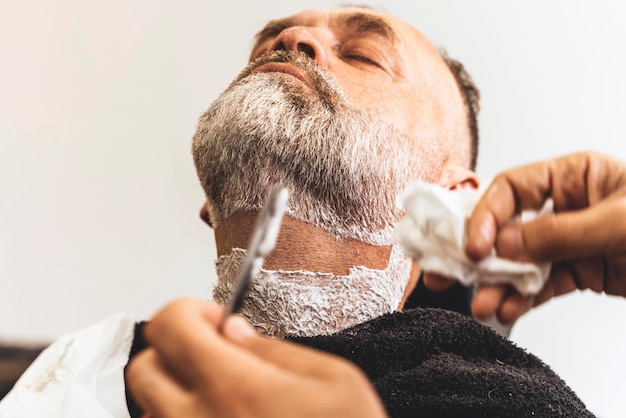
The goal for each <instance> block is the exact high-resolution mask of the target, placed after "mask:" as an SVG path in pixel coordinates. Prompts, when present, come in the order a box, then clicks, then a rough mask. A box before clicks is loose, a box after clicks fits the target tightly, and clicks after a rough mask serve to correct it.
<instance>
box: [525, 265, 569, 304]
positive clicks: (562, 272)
mask: <svg viewBox="0 0 626 418" xmlns="http://www.w3.org/2000/svg"><path fill="white" fill-rule="evenodd" d="M576 274H577V273H576V272H575V270H572V268H571V267H570V266H569V265H565V264H559V263H557V264H555V265H553V266H552V269H551V271H550V277H549V278H548V281H547V282H546V284H545V285H544V286H543V288H542V289H541V291H540V292H539V293H538V294H537V296H536V297H535V301H534V306H539V305H541V304H542V303H545V302H547V301H548V300H550V299H552V298H553V297H555V296H559V295H564V294H566V293H569V292H573V291H574V290H576V289H577V280H576V278H575V276H576Z"/></svg>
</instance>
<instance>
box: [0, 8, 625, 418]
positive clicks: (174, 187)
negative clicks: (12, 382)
mask: <svg viewBox="0 0 626 418" xmlns="http://www.w3.org/2000/svg"><path fill="white" fill-rule="evenodd" d="M337 3H338V2H335V1H326V0H325V1H321V0H310V1H287V0H272V1H264V2H262V1H258V0H246V1H230V2H218V1H215V0H208V1H207V0H205V1H201V0H181V1H177V2H170V1H164V0H136V1H132V2H129V1H123V0H109V1H107V2H101V1H93V0H92V1H86V0H57V1H54V2H51V1H45V0H22V1H20V2H9V1H8V0H0V5H1V8H0V10H1V12H0V318H1V319H0V339H2V340H5V341H7V340H9V341H22V342H23V341H31V342H32V341H34V342H38V341H48V340H50V339H52V338H54V337H56V336H57V335H59V334H60V333H64V332H68V331H71V330H75V329H77V328H80V327H83V326H85V325H87V324H90V323H93V322H95V321H97V320H99V319H102V318H104V317H106V316H108V315H110V314H111V313H114V312H118V311H126V312H129V313H131V314H136V315H140V316H147V315H150V314H151V313H152V312H154V310H156V309H157V308H158V307H159V306H161V305H162V304H163V303H165V302H166V301H168V300H170V299H172V298H174V297H177V296H182V295H194V296H198V297H209V295H210V288H211V284H212V283H213V282H214V280H215V279H214V272H213V265H212V262H213V259H214V256H215V249H214V245H213V236H212V232H211V231H210V230H209V229H208V228H206V227H205V226H204V224H202V223H201V222H200V221H199V219H198V217H197V211H198V209H199V207H200V204H201V203H202V197H203V196H202V192H201V190H200V187H199V185H198V182H197V180H196V177H195V172H194V169H193V164H192V160H191V155H190V139H191V136H192V133H193V131H194V129H195V124H196V120H197V117H198V116H199V115H200V114H201V113H202V111H203V110H204V109H205V108H206V107H207V106H208V104H209V103H210V102H211V101H212V100H213V99H214V98H215V97H216V95H217V94H218V93H219V92H220V91H221V90H222V89H223V88H224V87H225V86H226V84H227V83H228V82H229V81H230V80H231V79H232V78H233V77H234V75H235V74H236V73H237V72H238V71H239V70H240V69H241V68H242V67H243V65H244V64H245V63H246V59H247V53H248V49H249V47H250V45H251V40H252V37H253V35H254V33H255V32H256V30H258V29H259V28H260V27H261V26H262V25H263V24H264V23H265V22H266V21H267V20H268V19H270V18H274V17H279V16H283V15H288V14H291V13H294V12H297V11H299V10H301V9H305V8H319V7H332V6H335V5H336V4H337ZM365 3H370V4H371V5H374V6H380V7H382V8H384V9H386V10H387V11H389V12H391V13H393V14H396V15H398V16H400V17H402V18H404V19H405V20H407V21H408V22H410V23H411V24H413V25H414V26H416V27H418V28H420V29H421V30H422V31H423V32H424V33H425V34H426V35H427V36H428V37H429V38H430V39H431V40H433V41H434V42H435V43H436V44H437V45H442V46H445V47H446V48H447V50H448V52H449V53H450V54H451V55H452V56H454V57H457V58H460V59H461V60H462V61H463V62H464V63H465V64H466V66H467V67H468V68H469V70H470V72H471V73H472V74H473V76H474V78H475V80H476V82H477V83H478V85H479V86H480V87H481V91H482V95H483V100H482V105H483V111H482V115H481V133H482V143H481V155H480V159H479V170H478V172H479V174H480V175H481V176H482V177H483V178H489V177H491V176H493V175H494V174H495V173H496V172H498V171H499V170H502V169H505V168H507V167H511V166H513V165H519V164H522V163H526V162H529V161H533V160H537V159H543V158H547V157H552V156H556V155H560V154H564V153H568V152H572V151H576V150H582V149H596V150H600V151H604V152H608V153H611V154H613V155H615V156H618V157H620V158H622V159H626V145H625V142H626V117H625V116H626V81H625V79H624V76H625V74H626V50H625V48H624V45H623V43H624V40H626V25H624V24H623V22H624V20H625V19H626V2H622V1H620V0H615V1H608V0H605V1H596V2H591V1H583V0H580V1H575V0H558V1H557V0H552V1H545V0H525V1H516V2H513V1H501V0H480V1H479V0H472V1H468V0H457V1H453V0H447V1H444V0H438V1H432V0H431V1H426V0H422V1H412V2H409V1H406V0H396V1H387V2H382V1H380V2H378V3H371V2H365ZM625 320H626V301H625V300H622V299H617V298H609V297H604V296H598V295H591V294H585V293H581V294H577V295H573V296H571V297H564V298H561V299H558V300H555V301H553V302H552V303H549V304H547V305H545V306H544V307H542V308H539V309H537V310H535V311H533V312H532V313H530V314H529V315H527V316H526V317H525V318H524V319H522V320H521V321H519V323H518V325H517V326H516V327H515V328H514V330H513V335H512V338H513V339H514V340H515V341H517V342H518V343H519V344H520V345H521V346H523V347H527V348H529V349H530V350H531V351H532V352H534V353H536V354H538V355H539V356H540V357H541V358H542V359H544V361H546V362H547V363H548V364H550V365H552V366H553V368H554V369H555V370H556V371H557V372H558V373H559V374H560V375H561V376H563V377H564V378H565V380H566V381H567V382H568V383H569V384H570V385H571V386H572V387H573V388H574V389H575V390H576V391H577V392H578V393H579V395H580V396H581V398H582V399H583V400H584V401H585V402H586V403H587V404H588V406H589V407H590V408H591V409H592V410H593V411H594V412H595V413H596V414H598V416H601V417H609V416H614V417H617V416H623V415H622V414H623V413H624V412H623V411H624V410H626V400H625V397H624V396H623V394H624V393H625V389H626V384H625V383H624V379H625V377H626V359H625V357H624V355H623V353H624V352H626V326H625V322H626V321H625Z"/></svg>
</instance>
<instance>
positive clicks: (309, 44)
mask: <svg viewBox="0 0 626 418" xmlns="http://www.w3.org/2000/svg"><path fill="white" fill-rule="evenodd" d="M270 49H271V50H272V51H280V50H283V51H299V52H303V53H305V54H306V55H308V57H309V58H311V59H313V60H315V62H317V64H318V65H320V66H321V67H323V68H327V66H328V55H327V54H326V50H325V49H324V46H323V45H322V43H321V42H320V41H319V40H318V39H317V38H316V37H315V35H313V34H312V33H311V32H310V31H309V30H308V29H307V28H305V27H302V26H294V27H290V28H287V29H285V30H283V31H282V32H281V33H280V35H278V36H277V37H276V39H275V40H274V43H273V44H272V46H271V48H270Z"/></svg>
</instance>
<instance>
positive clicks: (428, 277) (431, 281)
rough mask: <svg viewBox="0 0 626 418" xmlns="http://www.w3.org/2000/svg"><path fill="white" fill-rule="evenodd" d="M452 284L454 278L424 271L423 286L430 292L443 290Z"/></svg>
mask: <svg viewBox="0 0 626 418" xmlns="http://www.w3.org/2000/svg"><path fill="white" fill-rule="evenodd" d="M453 284H454V280H452V279H448V278H446V277H443V276H440V275H438V274H434V273H424V286H426V288H427V289H428V290H430V291H431V292H443V291H444V290H446V289H449V288H450V287H451V286H452V285H453Z"/></svg>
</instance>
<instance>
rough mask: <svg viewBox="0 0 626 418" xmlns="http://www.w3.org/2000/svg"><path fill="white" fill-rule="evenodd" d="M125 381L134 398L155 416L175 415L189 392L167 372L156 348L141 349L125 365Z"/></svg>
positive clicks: (188, 397) (178, 414)
mask: <svg viewBox="0 0 626 418" xmlns="http://www.w3.org/2000/svg"><path fill="white" fill-rule="evenodd" d="M126 381H127V384H128V387H129V389H130V392H131V393H132V395H133V397H134V399H135V400H136V401H137V403H138V404H139V405H140V406H141V407H142V408H143V410H144V411H147V412H149V413H151V414H152V415H153V416H154V417H177V416H180V415H181V411H183V410H184V408H186V406H187V405H189V403H190V402H191V395H190V394H189V392H187V391H186V390H185V389H184V388H183V386H182V385H181V384H180V383H179V382H177V381H176V379H175V378H174V377H173V376H171V375H170V374H169V372H168V371H167V370H166V368H165V366H164V365H163V363H162V362H161V361H160V360H159V358H158V356H157V354H156V352H155V351H154V350H152V349H148V350H144V351H143V352H141V353H140V354H138V355H137V356H136V357H135V358H133V360H132V361H131V362H130V363H129V365H128V367H127V368H126Z"/></svg>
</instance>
